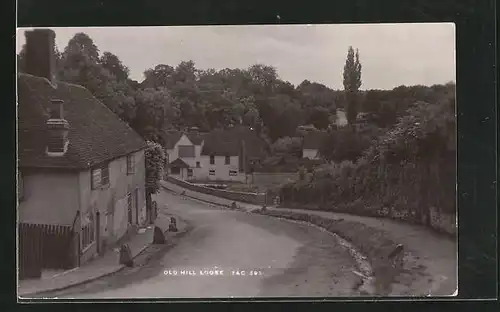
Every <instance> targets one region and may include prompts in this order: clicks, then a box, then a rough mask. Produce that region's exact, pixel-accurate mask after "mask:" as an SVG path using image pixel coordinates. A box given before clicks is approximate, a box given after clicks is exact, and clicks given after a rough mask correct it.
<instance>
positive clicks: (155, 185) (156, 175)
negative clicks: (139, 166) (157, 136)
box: [145, 141, 165, 194]
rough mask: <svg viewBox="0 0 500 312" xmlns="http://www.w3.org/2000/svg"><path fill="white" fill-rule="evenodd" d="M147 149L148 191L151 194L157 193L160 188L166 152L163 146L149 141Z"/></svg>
mask: <svg viewBox="0 0 500 312" xmlns="http://www.w3.org/2000/svg"><path fill="white" fill-rule="evenodd" d="M147 145H148V146H147V148H146V151H145V159H146V191H147V192H148V193H149V194H155V193H157V192H158V191H159V190H160V188H161V185H160V181H161V178H162V174H163V165H164V164H165V152H164V150H163V147H162V146H161V145H160V144H158V143H155V142H151V141H147Z"/></svg>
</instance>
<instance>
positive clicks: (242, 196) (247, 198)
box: [165, 176, 266, 205]
mask: <svg viewBox="0 0 500 312" xmlns="http://www.w3.org/2000/svg"><path fill="white" fill-rule="evenodd" d="M165 180H166V181H168V182H170V183H173V184H176V185H179V186H181V187H183V188H186V189H188V190H192V191H195V192H200V193H204V194H208V195H213V196H217V197H221V198H225V199H229V200H234V201H239V202H244V203H250V204H254V205H262V204H264V202H265V200H266V194H265V193H245V192H232V191H226V190H218V189H214V188H209V187H204V186H200V185H195V184H192V183H189V182H186V181H181V180H178V179H175V178H173V177H170V176H167V177H166V178H165Z"/></svg>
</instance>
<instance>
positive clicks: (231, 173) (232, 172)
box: [229, 170, 238, 177]
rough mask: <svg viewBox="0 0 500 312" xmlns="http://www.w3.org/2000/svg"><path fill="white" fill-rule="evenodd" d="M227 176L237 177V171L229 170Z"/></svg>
mask: <svg viewBox="0 0 500 312" xmlns="http://www.w3.org/2000/svg"><path fill="white" fill-rule="evenodd" d="M229 176H230V177H236V176H238V171H237V170H229Z"/></svg>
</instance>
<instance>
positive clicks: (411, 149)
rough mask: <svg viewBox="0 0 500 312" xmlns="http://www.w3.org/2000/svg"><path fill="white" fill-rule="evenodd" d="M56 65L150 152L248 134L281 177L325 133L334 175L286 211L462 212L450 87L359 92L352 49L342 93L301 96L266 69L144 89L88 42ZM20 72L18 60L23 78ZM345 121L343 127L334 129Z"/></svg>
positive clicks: (173, 69)
mask: <svg viewBox="0 0 500 312" xmlns="http://www.w3.org/2000/svg"><path fill="white" fill-rule="evenodd" d="M56 57H57V73H58V77H59V79H60V80H62V81H67V82H71V83H76V84H80V85H83V86H85V87H86V88H88V89H89V90H90V91H91V92H92V93H93V94H94V96H95V97H97V98H98V99H99V100H101V101H102V102H103V103H104V104H105V105H106V106H107V107H109V108H110V109H111V110H112V111H113V112H115V113H116V114H117V115H118V116H120V118H121V119H122V120H124V121H125V122H127V123H128V124H129V125H130V126H131V127H132V128H133V129H135V130H136V131H137V132H138V133H139V134H140V135H142V136H143V137H144V138H145V139H146V140H148V141H152V142H157V143H160V144H161V143H162V142H161V136H160V135H159V134H160V133H161V132H162V131H164V130H165V129H170V128H173V129H181V130H182V129H184V128H186V127H198V128H199V129H200V130H202V131H210V130H212V129H215V128H224V127H230V126H231V125H235V124H244V125H247V126H249V127H251V128H253V129H255V131H256V132H257V133H258V134H259V135H260V136H261V137H262V138H264V139H265V140H266V141H267V142H268V144H269V150H270V151H271V154H272V155H271V157H270V158H269V159H267V160H266V161H265V162H264V163H266V162H267V165H268V166H269V167H276V164H277V163H279V162H283V161H284V159H288V160H290V163H293V164H295V165H293V166H292V167H293V168H292V170H298V167H303V166H304V164H303V162H301V161H299V160H300V158H301V155H300V153H301V148H300V144H301V137H303V135H304V133H302V132H301V130H298V129H300V128H299V126H301V125H312V126H313V128H315V129H316V130H317V131H323V132H325V134H327V135H326V139H325V140H324V142H323V145H322V146H321V147H320V150H319V152H320V154H321V155H322V156H323V158H324V159H325V160H326V163H323V164H322V165H317V164H315V165H314V166H313V167H310V166H309V171H310V172H311V173H310V174H308V175H307V174H301V177H302V178H303V179H302V180H300V181H298V182H296V183H293V184H289V185H285V186H284V187H283V190H282V196H283V199H284V203H285V205H299V206H301V207H305V206H310V207H314V208H316V209H318V208H321V209H329V210H332V209H334V210H339V211H347V212H356V213H361V214H375V215H391V216H395V215H398V216H399V215H401V216H402V217H401V218H403V219H407V220H413V221H415V222H424V223H425V222H428V221H425V220H428V219H429V218H428V215H429V209H430V207H437V208H438V209H439V210H442V211H446V212H454V209H455V208H454V207H455V205H454V204H455V184H456V181H455V152H456V146H455V137H456V134H455V106H454V105H455V84H454V83H448V84H445V85H434V86H399V87H396V88H394V89H392V90H362V89H361V87H362V79H361V75H362V66H361V60H360V54H359V51H358V50H357V49H354V48H352V47H349V49H348V52H347V57H346V63H345V66H344V73H343V86H344V89H343V90H333V89H331V88H329V87H327V86H325V85H323V84H321V83H318V82H311V81H309V80H307V79H305V80H304V81H303V82H302V83H300V84H299V85H297V86H294V85H293V84H292V83H290V82H288V81H285V80H283V79H281V78H280V77H279V75H278V71H277V69H276V68H274V67H272V66H268V65H265V64H255V65H252V66H250V67H249V68H243V69H239V68H233V69H230V68H225V69H220V70H216V69H198V68H196V64H195V63H194V62H193V61H190V60H187V61H183V62H181V63H180V64H177V65H174V64H172V65H167V64H158V65H156V66H154V67H153V68H149V69H145V71H144V80H143V81H140V82H138V81H134V80H132V79H131V78H130V74H129V69H128V68H127V66H126V65H125V64H123V63H122V62H121V60H120V59H119V58H118V56H116V55H115V54H113V53H112V52H103V53H101V52H100V51H99V48H98V47H97V46H96V45H95V44H94V42H93V40H92V39H91V38H90V37H89V36H88V35H86V34H84V33H78V34H76V35H75V36H74V37H73V38H72V39H71V40H70V41H69V42H68V45H67V46H66V47H65V49H64V50H63V51H62V52H57V55H56ZM23 64H24V51H21V52H20V53H19V55H18V69H19V70H20V71H23V66H24V65H23ZM338 70H339V69H337V68H332V73H335V72H338ZM382 74H383V73H382ZM304 78H306V77H304ZM339 109H342V110H343V111H344V112H345V113H346V116H347V120H348V125H347V126H346V127H336V126H335V124H334V122H335V120H336V115H337V110H339ZM422 220H423V221H422Z"/></svg>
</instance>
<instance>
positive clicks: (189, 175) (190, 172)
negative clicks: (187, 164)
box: [187, 168, 193, 178]
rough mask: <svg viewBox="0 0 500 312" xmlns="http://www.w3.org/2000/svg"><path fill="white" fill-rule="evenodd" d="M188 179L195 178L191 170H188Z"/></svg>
mask: <svg viewBox="0 0 500 312" xmlns="http://www.w3.org/2000/svg"><path fill="white" fill-rule="evenodd" d="M187 171H188V178H190V177H192V176H193V169H191V168H189V169H188V170H187Z"/></svg>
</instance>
